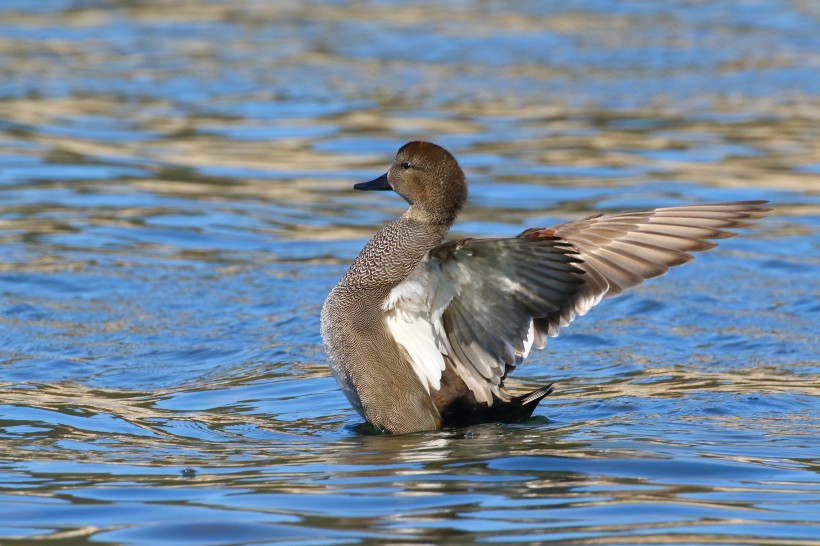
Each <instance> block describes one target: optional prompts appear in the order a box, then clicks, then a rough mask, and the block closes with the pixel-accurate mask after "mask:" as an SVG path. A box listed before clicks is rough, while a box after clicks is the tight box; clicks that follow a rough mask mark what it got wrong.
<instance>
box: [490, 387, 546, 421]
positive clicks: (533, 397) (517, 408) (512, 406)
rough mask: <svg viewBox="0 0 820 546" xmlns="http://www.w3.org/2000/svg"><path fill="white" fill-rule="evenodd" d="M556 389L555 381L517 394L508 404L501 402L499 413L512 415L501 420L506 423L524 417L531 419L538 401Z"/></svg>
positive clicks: (520, 419)
mask: <svg viewBox="0 0 820 546" xmlns="http://www.w3.org/2000/svg"><path fill="white" fill-rule="evenodd" d="M554 390H555V383H550V384H549V385H544V386H543V387H541V388H540V389H536V390H534V391H532V392H531V393H529V394H523V395H521V396H516V397H515V398H513V399H512V400H510V401H509V402H507V403H506V404H503V403H502V404H499V405H500V406H502V407H500V408H499V410H500V412H499V413H501V414H502V415H500V416H501V417H506V416H509V417H510V420H506V419H499V420H501V421H503V422H505V423H517V422H519V421H523V420H524V419H529V418H530V417H531V416H532V412H534V411H535V408H536V407H538V403H539V402H541V400H543V399H544V398H546V397H547V396H549V395H550V394H551V393H552V391H554ZM493 405H495V404H493Z"/></svg>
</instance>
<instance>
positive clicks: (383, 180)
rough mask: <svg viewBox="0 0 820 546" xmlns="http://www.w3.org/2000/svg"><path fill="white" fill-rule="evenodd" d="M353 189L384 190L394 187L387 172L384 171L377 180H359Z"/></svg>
mask: <svg viewBox="0 0 820 546" xmlns="http://www.w3.org/2000/svg"><path fill="white" fill-rule="evenodd" d="M353 189H354V190H362V191H384V190H392V189H393V188H391V187H390V183H389V182H387V173H384V174H383V175H381V176H380V177H378V178H376V179H375V180H371V181H370V182H359V183H358V184H356V185H355V186H353Z"/></svg>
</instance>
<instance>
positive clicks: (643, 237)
mask: <svg viewBox="0 0 820 546" xmlns="http://www.w3.org/2000/svg"><path fill="white" fill-rule="evenodd" d="M766 203H767V201H736V202H732V203H717V204H711V205H691V206H683V207H668V208H659V209H655V210H650V211H642V212H625V213H621V214H607V215H597V216H590V217H588V218H584V219H582V220H575V221H572V222H566V223H564V224H559V225H557V226H553V227H552V228H545V229H538V228H536V229H528V230H526V231H524V232H523V233H522V234H521V235H519V237H522V238H533V237H535V238H537V237H541V236H545V237H559V238H561V239H563V240H566V241H567V242H569V243H571V244H572V246H573V247H574V248H575V249H576V250H577V252H578V255H579V256H580V258H581V260H582V262H583V263H581V264H579V267H580V268H581V269H583V270H584V272H585V273H586V275H585V276H584V280H585V284H584V286H583V288H581V290H579V291H578V292H577V293H576V295H575V297H574V298H572V300H570V301H568V302H567V303H566V304H565V305H564V306H563V307H562V308H561V309H560V310H559V311H556V312H552V313H550V314H549V315H548V316H547V317H543V318H539V319H536V320H535V321H534V330H535V338H536V339H535V343H534V344H535V346H536V347H538V348H543V347H544V345H545V343H546V336H550V337H554V336H557V335H558V331H559V329H560V328H561V327H562V326H566V325H568V324H569V323H570V322H572V321H573V320H574V319H575V317H576V316H578V315H584V314H586V312H587V311H589V310H590V309H591V308H592V307H593V306H595V305H596V304H597V303H598V302H600V301H601V300H602V299H603V298H611V297H614V296H617V295H618V294H620V293H621V292H623V291H624V290H625V289H627V288H632V287H634V286H638V285H639V284H641V283H643V281H644V280H646V279H651V278H653V277H658V276H660V275H663V274H664V273H666V272H667V271H668V270H669V268H670V267H672V266H676V265H681V264H685V263H686V262H688V261H690V260H691V259H692V255H691V254H689V253H690V252H697V251H701V250H707V249H710V248H713V247H714V246H716V244H717V243H713V242H710V241H709V239H725V238H727V237H733V236H734V235H735V234H734V233H732V232H729V231H725V229H726V228H740V227H746V226H748V225H749V220H756V219H758V218H760V217H762V216H763V215H765V214H766V213H767V212H769V211H770V210H771V209H768V208H765V207H764V206H763V205H765V204H766Z"/></svg>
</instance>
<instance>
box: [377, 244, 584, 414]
mask: <svg viewBox="0 0 820 546" xmlns="http://www.w3.org/2000/svg"><path fill="white" fill-rule="evenodd" d="M578 265H579V264H578V258H577V256H576V255H575V250H574V249H573V247H572V246H571V245H569V244H568V243H566V242H565V241H561V240H559V239H557V238H555V237H538V238H523V237H520V238H508V239H464V240H460V241H453V242H449V243H445V244H442V245H439V246H438V247H436V248H434V249H432V250H431V251H430V252H429V253H428V254H427V256H425V258H424V259H423V260H422V261H421V262H420V263H419V265H418V266H417V267H416V269H415V270H414V271H413V273H411V275H410V276H409V277H408V278H407V279H406V280H405V281H403V282H402V283H400V284H399V285H398V286H396V287H395V288H394V289H393V291H392V292H391V294H390V296H389V298H388V299H387V300H386V301H385V302H384V305H383V307H384V310H385V312H386V313H385V314H386V321H387V326H388V328H389V330H390V332H391V334H392V335H393V336H394V338H395V339H396V341H397V343H398V344H399V345H400V346H402V347H403V348H404V350H405V351H406V353H407V357H408V360H409V361H410V363H411V364H412V366H413V369H414V370H415V372H416V374H417V375H418V377H419V379H420V380H421V382H422V384H423V385H424V386H425V387H426V388H428V390H429V389H430V388H432V389H435V390H438V389H439V388H440V385H441V384H440V381H441V375H442V372H443V371H444V366H445V360H444V355H446V356H448V357H449V361H450V362H452V364H453V366H454V367H455V371H456V373H458V375H459V377H461V379H462V380H464V382H465V383H466V385H467V387H468V388H469V389H470V390H471V391H472V392H473V394H474V395H475V397H476V399H477V400H478V401H480V402H486V403H488V404H492V396H493V395H495V396H497V397H498V398H501V399H504V400H506V399H507V397H508V396H507V394H506V392H504V391H503V385H502V381H503V379H504V377H505V376H506V373H507V371H508V370H509V369H510V368H512V367H513V366H515V365H517V364H519V363H520V362H521V361H522V360H523V359H524V358H525V357H526V356H527V353H528V352H529V349H530V347H531V345H532V340H533V331H532V321H533V318H543V317H547V316H549V315H550V314H551V313H556V312H560V310H561V309H563V308H564V307H565V306H566V305H568V304H569V302H570V301H571V300H572V298H573V297H574V296H575V295H576V294H577V292H578V291H579V290H580V289H581V287H582V286H583V280H582V278H581V277H582V275H583V274H582V273H581V270H580V269H579V268H578Z"/></svg>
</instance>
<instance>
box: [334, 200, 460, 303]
mask: <svg viewBox="0 0 820 546" xmlns="http://www.w3.org/2000/svg"><path fill="white" fill-rule="evenodd" d="M449 229H450V222H437V221H435V219H430V218H428V217H427V216H426V215H424V214H420V213H419V211H418V210H415V209H414V207H410V208H409V209H408V210H407V211H406V212H405V213H404V214H402V215H401V216H400V217H398V218H396V219H395V220H394V221H392V222H391V223H389V224H387V225H386V226H384V227H383V228H382V229H380V230H379V231H378V232H377V233H376V234H375V235H374V236H373V238H372V239H370V241H368V243H367V244H366V245H365V247H364V248H363V249H362V251H361V252H360V253H359V255H358V256H357V257H356V259H355V260H354V261H353V263H352V264H351V265H350V269H349V270H348V271H347V273H346V274H345V276H344V277H343V278H342V280H341V281H340V282H339V286H340V287H342V286H345V287H350V288H355V289H357V291H361V290H366V291H368V292H369V293H370V294H372V295H373V296H375V297H384V296H386V295H387V294H388V293H389V292H390V290H392V289H393V287H395V286H396V285H397V284H399V283H400V282H402V281H403V280H404V279H406V278H407V276H408V275H409V274H410V272H411V271H413V269H414V268H415V267H416V265H418V263H419V261H420V260H421V259H422V258H423V257H424V255H425V254H426V253H427V251H429V250H430V249H432V248H433V247H435V246H436V245H438V244H439V243H441V241H442V239H444V236H445V235H446V234H447V231H448V230H449Z"/></svg>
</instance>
